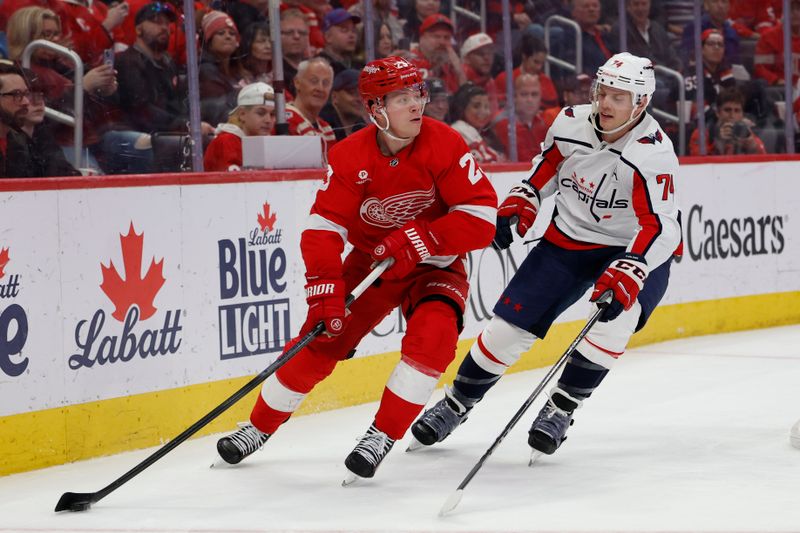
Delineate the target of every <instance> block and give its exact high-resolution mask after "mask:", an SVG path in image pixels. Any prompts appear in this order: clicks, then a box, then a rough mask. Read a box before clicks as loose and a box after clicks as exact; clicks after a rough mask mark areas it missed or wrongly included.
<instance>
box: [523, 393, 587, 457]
mask: <svg viewBox="0 0 800 533" xmlns="http://www.w3.org/2000/svg"><path fill="white" fill-rule="evenodd" d="M581 403H582V402H581V400H578V399H576V398H573V397H572V396H570V395H569V394H568V393H567V392H565V391H564V390H562V389H560V388H558V387H555V388H554V389H553V391H552V393H551V394H550V398H549V399H548V400H547V403H546V404H544V407H542V410H541V411H539V414H538V415H537V416H536V419H535V420H534V421H533V425H531V429H530V431H528V445H529V446H530V447H531V448H533V450H534V453H533V455H532V456H531V461H530V464H531V465H533V463H534V461H535V460H536V459H537V458H538V456H539V455H541V454H546V455H551V454H552V453H553V452H555V451H556V450H557V449H558V447H559V446H561V443H562V442H564V441H565V440H567V436H566V433H567V429H569V427H570V426H571V425H572V423H573V420H572V413H573V412H575V409H577V408H578V407H580V406H581Z"/></svg>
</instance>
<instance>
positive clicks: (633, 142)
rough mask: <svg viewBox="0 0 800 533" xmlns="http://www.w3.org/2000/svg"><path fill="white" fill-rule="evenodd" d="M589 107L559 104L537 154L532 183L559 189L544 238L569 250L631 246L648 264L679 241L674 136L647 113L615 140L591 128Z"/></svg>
mask: <svg viewBox="0 0 800 533" xmlns="http://www.w3.org/2000/svg"><path fill="white" fill-rule="evenodd" d="M591 109H592V106H591V105H588V104H587V105H579V106H573V107H566V108H564V109H562V110H561V112H560V113H559V114H558V117H557V118H556V120H555V121H554V122H553V125H552V126H551V127H550V129H549V130H548V132H547V137H546V138H545V141H544V144H543V145H542V153H541V154H539V155H537V156H536V157H535V158H534V159H533V168H532V174H531V176H530V178H529V181H530V182H531V184H532V185H533V186H534V187H536V189H538V190H539V193H540V195H541V196H542V198H545V197H547V196H550V195H552V194H557V196H556V198H555V202H556V212H555V213H554V215H553V221H552V222H551V224H550V227H549V228H548V229H547V231H546V233H545V237H544V238H545V239H546V240H548V241H550V242H552V243H554V244H556V245H558V246H561V247H562V248H568V249H591V248H598V247H601V246H625V247H626V248H627V251H628V252H631V253H634V254H639V255H642V256H644V258H645V259H646V261H647V264H648V266H649V267H650V269H651V270H652V269H654V268H656V267H657V266H658V265H660V264H662V263H663V262H664V261H666V260H667V259H669V257H670V256H671V255H672V254H673V253H674V252H675V250H676V248H677V247H678V246H679V244H680V242H681V229H680V224H679V221H678V208H677V206H676V204H675V188H674V177H675V175H676V173H677V172H678V158H677V157H676V156H675V152H674V150H673V148H672V142H671V141H670V140H669V138H668V137H667V135H666V134H665V133H664V132H663V131H662V130H661V127H660V126H659V125H658V122H657V121H656V120H655V119H654V118H653V117H651V116H650V115H648V114H645V116H644V118H643V119H642V120H641V121H640V122H639V123H638V124H637V125H636V127H634V128H633V129H632V130H631V131H629V132H628V133H627V134H626V135H624V136H623V137H622V138H621V139H618V140H617V141H616V142H613V143H607V142H605V141H603V140H602V138H601V136H600V134H599V133H597V131H596V130H595V129H594V128H593V127H592V123H591V117H590V114H591Z"/></svg>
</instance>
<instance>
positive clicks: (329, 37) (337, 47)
mask: <svg viewBox="0 0 800 533" xmlns="http://www.w3.org/2000/svg"><path fill="white" fill-rule="evenodd" d="M359 22H361V19H360V18H359V17H357V16H356V15H353V14H352V13H350V12H349V11H347V10H346V9H342V8H341V7H339V8H336V9H334V10H333V11H330V12H329V13H328V14H327V15H325V19H324V20H323V21H322V32H323V35H325V48H324V49H323V50H322V52H320V54H319V55H320V56H322V57H324V58H325V59H327V60H328V62H329V63H330V64H331V67H333V73H334V75H336V74H338V73H340V72H342V71H343V70H345V69H350V68H354V69H361V67H363V66H364V64H363V63H361V62H360V61H358V60H357V59H356V58H355V53H356V46H357V44H358V31H356V24H358V23H359Z"/></svg>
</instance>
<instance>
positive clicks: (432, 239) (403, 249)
mask: <svg viewBox="0 0 800 533" xmlns="http://www.w3.org/2000/svg"><path fill="white" fill-rule="evenodd" d="M438 247H439V240H438V239H437V238H436V236H435V235H434V234H433V233H432V232H431V229H430V226H428V223H427V222H424V221H421V220H420V221H417V220H414V221H412V222H409V223H408V224H406V225H405V226H403V227H402V228H400V229H398V230H395V231H393V232H392V233H390V234H389V236H388V237H386V238H385V239H383V241H381V243H380V244H379V245H378V246H376V247H375V249H374V250H373V251H372V257H373V258H374V259H375V260H376V261H383V260H385V259H389V258H390V257H391V258H393V259H394V264H393V265H392V266H391V267H389V269H388V270H387V271H386V272H384V274H383V276H381V277H383V278H384V279H401V278H404V277H406V276H407V275H409V274H410V273H411V271H412V270H414V267H415V266H417V264H418V263H419V262H420V261H424V260H425V259H427V258H429V257H430V256H432V255H437V253H436V250H437V248H438Z"/></svg>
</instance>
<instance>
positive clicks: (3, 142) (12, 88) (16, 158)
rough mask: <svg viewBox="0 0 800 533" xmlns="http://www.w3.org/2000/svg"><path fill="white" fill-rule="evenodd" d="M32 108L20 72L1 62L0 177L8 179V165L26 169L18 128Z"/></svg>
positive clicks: (28, 91)
mask: <svg viewBox="0 0 800 533" xmlns="http://www.w3.org/2000/svg"><path fill="white" fill-rule="evenodd" d="M30 105H31V92H30V89H29V88H28V84H27V83H26V81H25V78H24V77H23V74H22V71H21V70H20V69H19V68H18V67H16V66H14V65H13V64H9V63H8V62H5V61H3V62H0V177H6V176H9V173H8V172H9V171H10V170H12V167H11V163H14V164H15V165H16V166H17V167H21V168H27V167H28V166H29V165H30V161H27V160H23V159H22V157H21V153H20V151H19V149H18V148H19V147H20V146H22V144H23V143H24V139H23V138H22V134H21V133H20V128H21V127H22V125H23V123H24V120H25V116H26V115H27V114H28V111H29V109H30Z"/></svg>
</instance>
